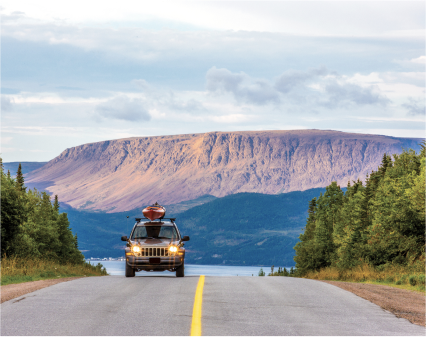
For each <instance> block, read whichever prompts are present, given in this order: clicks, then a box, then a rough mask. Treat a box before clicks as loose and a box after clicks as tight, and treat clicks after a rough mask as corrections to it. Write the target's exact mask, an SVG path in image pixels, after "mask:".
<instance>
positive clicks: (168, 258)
mask: <svg viewBox="0 0 426 337" xmlns="http://www.w3.org/2000/svg"><path fill="white" fill-rule="evenodd" d="M145 220H146V221H145ZM175 220H176V219H175V218H168V219H164V218H163V219H160V220H159V221H150V220H148V219H146V218H136V223H135V225H134V226H133V229H132V232H131V233H130V238H127V236H122V237H121V240H122V241H127V247H126V249H125V250H126V277H134V276H135V272H136V271H141V270H145V271H164V270H169V271H176V277H184V276H185V248H183V245H184V243H183V242H184V241H189V236H184V237H181V235H180V232H179V229H178V228H177V226H176V224H175Z"/></svg>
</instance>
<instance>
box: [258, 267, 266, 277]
mask: <svg viewBox="0 0 426 337" xmlns="http://www.w3.org/2000/svg"><path fill="white" fill-rule="evenodd" d="M258 275H259V276H265V275H266V274H265V272H264V271H263V268H260V270H259V274H258Z"/></svg>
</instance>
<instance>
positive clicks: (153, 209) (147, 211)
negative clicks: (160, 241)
mask: <svg viewBox="0 0 426 337" xmlns="http://www.w3.org/2000/svg"><path fill="white" fill-rule="evenodd" d="M142 214H143V215H144V217H145V218H147V219H149V220H151V221H153V220H155V219H161V218H163V217H164V216H165V215H166V209H165V208H164V207H163V206H160V205H159V204H158V203H155V204H154V205H152V206H148V207H145V208H144V209H143V210H142Z"/></svg>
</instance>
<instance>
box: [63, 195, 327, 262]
mask: <svg viewBox="0 0 426 337" xmlns="http://www.w3.org/2000/svg"><path fill="white" fill-rule="evenodd" d="M324 191H325V188H316V189H310V190H307V191H302V192H299V191H297V192H289V193H282V194H279V195H267V194H260V193H237V194H233V195H229V196H226V197H223V198H218V199H214V200H211V201H209V202H206V203H204V204H202V205H199V206H195V207H193V208H191V209H189V210H186V211H184V212H182V213H176V212H173V211H170V212H169V211H167V214H166V217H176V218H177V219H176V223H177V225H178V227H179V229H180V232H181V234H182V235H189V236H190V238H191V240H190V241H188V242H186V243H185V248H186V251H187V254H186V258H185V261H186V263H191V264H224V265H247V266H248V265H267V266H271V265H275V266H282V267H289V266H294V261H293V256H294V250H293V247H294V245H295V244H296V243H297V242H298V237H299V234H300V233H301V232H302V228H303V227H304V226H305V224H306V218H307V210H308V205H309V201H310V200H312V198H314V197H318V196H319V195H320V193H321V192H324ZM63 211H65V212H67V214H68V219H69V220H70V227H71V228H72V230H73V232H74V233H77V235H78V242H79V249H81V250H82V252H83V254H84V255H85V257H86V258H90V257H101V258H102V257H121V256H123V255H124V246H125V244H124V243H123V242H122V241H121V240H120V237H121V236H122V235H129V234H130V230H131V228H132V227H133V224H134V218H135V217H141V216H142V214H141V213H142V210H141V209H140V208H139V209H136V210H132V211H128V212H118V213H95V212H91V213H90V212H87V211H78V210H75V209H63ZM127 216H129V218H127Z"/></svg>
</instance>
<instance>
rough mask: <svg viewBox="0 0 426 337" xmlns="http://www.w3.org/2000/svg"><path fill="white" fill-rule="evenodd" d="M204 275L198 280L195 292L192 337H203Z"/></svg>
mask: <svg viewBox="0 0 426 337" xmlns="http://www.w3.org/2000/svg"><path fill="white" fill-rule="evenodd" d="M203 289H204V275H201V276H200V279H199V280H198V285H197V290H196V291H195V299H194V309H192V324H191V336H201V316H202V315H201V312H202V306H203Z"/></svg>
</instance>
